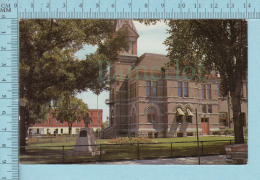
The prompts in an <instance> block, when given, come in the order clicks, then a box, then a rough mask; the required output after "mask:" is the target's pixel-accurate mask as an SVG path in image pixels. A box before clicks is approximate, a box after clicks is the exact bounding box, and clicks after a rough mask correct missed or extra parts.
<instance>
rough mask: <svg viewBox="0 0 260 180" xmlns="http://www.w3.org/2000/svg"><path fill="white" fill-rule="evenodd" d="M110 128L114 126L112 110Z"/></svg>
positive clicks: (112, 112)
mask: <svg viewBox="0 0 260 180" xmlns="http://www.w3.org/2000/svg"><path fill="white" fill-rule="evenodd" d="M110 124H111V126H114V110H112V111H111V122H110Z"/></svg>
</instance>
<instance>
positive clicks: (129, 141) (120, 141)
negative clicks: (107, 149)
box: [106, 137, 153, 144]
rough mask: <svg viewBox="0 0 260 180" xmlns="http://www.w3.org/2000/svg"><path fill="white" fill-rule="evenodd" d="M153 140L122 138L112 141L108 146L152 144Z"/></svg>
mask: <svg viewBox="0 0 260 180" xmlns="http://www.w3.org/2000/svg"><path fill="white" fill-rule="evenodd" d="M152 142H153V140H152V139H149V138H134V137H121V138H117V139H110V140H108V141H107V142H106V143H107V144H132V143H152Z"/></svg>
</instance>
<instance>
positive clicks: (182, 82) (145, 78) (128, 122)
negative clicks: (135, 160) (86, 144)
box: [103, 20, 248, 137]
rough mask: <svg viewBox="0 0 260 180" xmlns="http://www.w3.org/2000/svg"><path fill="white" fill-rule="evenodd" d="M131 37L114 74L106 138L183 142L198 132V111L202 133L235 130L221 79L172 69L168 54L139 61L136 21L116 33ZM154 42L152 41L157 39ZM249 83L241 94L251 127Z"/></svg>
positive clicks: (122, 23) (146, 56) (120, 25)
mask: <svg viewBox="0 0 260 180" xmlns="http://www.w3.org/2000/svg"><path fill="white" fill-rule="evenodd" d="M119 29H126V30H127V31H128V32H129V50H128V51H127V52H122V53H120V55H119V56H118V60H117V62H115V63H114V64H113V65H112V66H111V69H110V72H111V77H115V82H114V83H113V84H111V91H110V98H109V99H108V100H106V103H107V104H108V105H109V108H110V117H109V118H110V127H108V128H106V129H104V131H103V134H104V137H115V136H136V137H142V136H145V137H181V136H192V135H194V134H195V132H196V123H195V122H196V119H195V117H196V113H195V109H197V110H198V124H199V132H200V134H203V135H209V134H211V133H212V132H213V131H219V130H221V129H224V128H228V127H230V128H232V127H233V119H232V106H231V101H230V98H229V97H221V96H220V89H219V84H220V78H219V77H218V76H217V75H211V76H210V77H208V78H207V79H205V80H204V82H203V83H197V82H194V81H192V80H190V79H189V78H187V77H186V76H183V75H182V74H181V73H180V72H179V71H178V69H177V68H175V67H177V66H174V67H169V68H168V67H167V66H166V63H168V62H169V61H170V59H169V58H168V57H166V55H161V54H153V53H145V54H143V55H142V56H140V57H138V56H137V49H138V44H137V39H138V37H139V35H138V32H137V30H136V28H135V26H134V24H133V22H132V20H118V21H117V25H116V30H119ZM151 38H152V37H151ZM247 92H248V91H247V81H246V80H245V81H244V82H243V87H242V89H241V98H242V100H243V102H242V104H241V110H242V117H243V121H244V126H245V127H246V126H247V114H248V110H247Z"/></svg>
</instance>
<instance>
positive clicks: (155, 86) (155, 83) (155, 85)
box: [152, 81, 157, 96]
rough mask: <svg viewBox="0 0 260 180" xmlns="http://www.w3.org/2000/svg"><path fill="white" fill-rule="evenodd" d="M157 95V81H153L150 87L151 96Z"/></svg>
mask: <svg viewBox="0 0 260 180" xmlns="http://www.w3.org/2000/svg"><path fill="white" fill-rule="evenodd" d="M156 95H157V82H156V81H153V87H152V96H156Z"/></svg>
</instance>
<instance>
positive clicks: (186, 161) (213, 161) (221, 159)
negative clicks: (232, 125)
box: [101, 155, 232, 165]
mask: <svg viewBox="0 0 260 180" xmlns="http://www.w3.org/2000/svg"><path fill="white" fill-rule="evenodd" d="M101 164H111V165H198V158H197V157H183V158H169V159H152V160H133V161H115V162H103V163H101ZM200 164H201V165H232V164H231V163H227V162H226V161H225V155H216V156H202V157H200Z"/></svg>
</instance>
